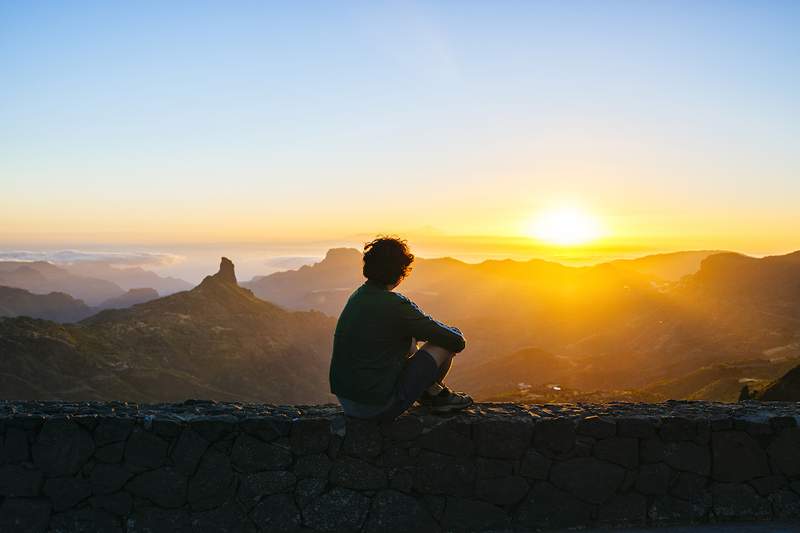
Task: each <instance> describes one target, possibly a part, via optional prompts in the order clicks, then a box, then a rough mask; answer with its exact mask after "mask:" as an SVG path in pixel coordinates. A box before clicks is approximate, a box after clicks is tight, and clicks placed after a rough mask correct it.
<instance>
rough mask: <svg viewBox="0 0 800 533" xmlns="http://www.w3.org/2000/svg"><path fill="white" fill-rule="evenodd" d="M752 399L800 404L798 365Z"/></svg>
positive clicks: (799, 367)
mask: <svg viewBox="0 0 800 533" xmlns="http://www.w3.org/2000/svg"><path fill="white" fill-rule="evenodd" d="M754 397H755V399H757V400H762V401H780V402H800V365H798V366H795V367H794V368H792V369H791V370H789V371H788V372H787V373H786V374H784V375H783V376H781V377H780V378H778V379H776V380H775V381H773V382H771V383H769V384H767V385H766V387H764V389H763V390H762V391H760V392H756V393H755V395H754Z"/></svg>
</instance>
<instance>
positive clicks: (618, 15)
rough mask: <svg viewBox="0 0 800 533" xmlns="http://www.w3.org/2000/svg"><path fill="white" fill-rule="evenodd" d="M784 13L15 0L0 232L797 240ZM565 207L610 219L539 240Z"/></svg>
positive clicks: (158, 241) (5, 238)
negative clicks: (589, 233)
mask: <svg viewBox="0 0 800 533" xmlns="http://www.w3.org/2000/svg"><path fill="white" fill-rule="evenodd" d="M798 27H800V2H793V1H787V2H775V1H772V2H771V1H762V2H743V1H734V0H726V1H697V0H692V1H685V2H683V1H659V2H641V1H629V2H626V1H579V0H575V1H567V2H563V1H554V2H537V1H520V2H515V1H499V2H489V1H485V2H477V1H458V2H449V1H437V2H411V1H407V2H344V1H342V2H313V1H307V2H262V1H259V2H244V1H235V2H221V1H220V2H203V1H191V2H188V1H187V2H181V1H172V2H147V1H141V2H81V1H73V2H58V1H47V2H45V1H15V0H8V1H5V2H1V3H0V248H3V249H37V248H47V247H50V248H81V249H116V248H122V247H128V248H130V247H139V248H141V249H150V248H153V249H156V248H157V249H159V250H164V251H167V252H172V251H175V248H176V247H177V246H179V245H180V246H184V247H185V246H192V245H196V246H203V247H212V248H213V247H214V246H216V245H220V246H222V247H224V246H233V244H234V243H272V245H274V246H288V245H289V244H288V243H319V247H323V245H328V244H336V243H358V242H363V241H364V239H365V238H366V237H368V236H370V235H374V234H377V233H400V234H402V235H405V236H408V237H409V238H411V239H414V241H413V242H417V243H419V245H420V246H421V247H422V249H423V250H424V251H426V252H428V253H429V254H436V253H451V252H453V251H457V250H461V251H463V253H464V254H466V253H471V254H472V255H473V256H480V255H481V254H483V255H485V256H497V255H498V254H499V255H503V254H505V255H514V256H520V255H522V256H524V255H531V256H533V255H542V254H546V252H547V250H550V253H551V254H555V255H558V254H561V255H570V254H571V255H575V256H579V255H581V254H582V253H584V252H585V253H588V254H591V253H601V252H602V254H604V255H609V254H610V255H614V254H615V253H619V254H622V253H623V252H630V251H640V250H641V251H666V250H677V249H700V248H706V249H734V250H739V251H743V252H748V253H754V254H764V253H780V252H787V251H790V250H794V249H798V248H800V231H798V229H800V209H798V200H799V199H800V149H798V140H800V32H798V31H797V28H798ZM560 209H572V210H576V211H578V212H580V213H582V214H583V215H582V216H584V217H588V218H590V219H591V220H592V221H593V223H594V224H595V225H596V226H597V228H599V229H598V232H596V233H598V235H599V236H598V237H596V238H593V239H592V242H590V243H583V244H582V250H577V249H576V248H575V246H574V245H573V247H572V248H570V247H569V246H562V245H561V244H559V243H553V242H549V243H548V242H542V241H541V239H539V238H538V236H537V233H536V232H532V231H531V230H530V228H531V227H535V225H536V223H537V222H536V221H537V220H539V218H541V217H543V216H544V217H547V216H550V215H552V213H553V211H554V210H555V211H558V210H560ZM551 218H552V217H551ZM597 228H596V229H597ZM247 245H248V246H249V245H250V244H247ZM312 247H313V246H312ZM598 250H600V251H601V252H598ZM317 253H318V252H316V251H315V252H314V254H317ZM312 255H313V254H312Z"/></svg>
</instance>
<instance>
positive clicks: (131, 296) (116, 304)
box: [100, 287, 158, 309]
mask: <svg viewBox="0 0 800 533" xmlns="http://www.w3.org/2000/svg"><path fill="white" fill-rule="evenodd" d="M156 298H158V292H156V290H155V289H151V288H149V287H148V288H141V289H129V290H128V292H126V293H125V294H123V295H122V296H117V297H116V298H111V299H108V300H106V301H105V302H103V303H102V304H100V307H101V308H102V309H124V308H126V307H131V306H133V305H137V304H143V303H145V302H149V301H150V300H155V299H156Z"/></svg>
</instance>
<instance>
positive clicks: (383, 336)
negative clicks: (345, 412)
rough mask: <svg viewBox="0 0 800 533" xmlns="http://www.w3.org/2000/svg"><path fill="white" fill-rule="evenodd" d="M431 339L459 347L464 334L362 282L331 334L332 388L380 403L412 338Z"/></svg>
mask: <svg viewBox="0 0 800 533" xmlns="http://www.w3.org/2000/svg"><path fill="white" fill-rule="evenodd" d="M412 337H414V338H416V339H417V340H418V341H430V342H432V343H434V344H436V345H438V346H441V347H443V348H446V349H448V350H450V351H453V352H460V351H462V350H463V349H464V336H463V335H462V334H461V332H460V331H459V330H458V328H453V327H450V326H446V325H444V324H442V323H440V322H437V321H436V320H434V319H432V318H431V317H429V316H428V315H426V314H425V313H423V312H422V311H421V310H420V308H419V307H417V305H416V304H415V303H414V302H412V301H411V300H409V299H408V298H406V297H405V296H403V295H402V294H399V293H396V292H392V291H390V290H388V289H386V287H385V286H382V285H380V284H376V283H373V282H371V281H367V282H366V283H364V284H363V285H361V286H360V287H359V288H358V289H356V291H355V292H354V293H353V294H351V295H350V298H349V299H348V300H347V305H345V306H344V310H342V314H341V315H340V316H339V321H338V322H337V324H336V333H335V334H334V339H333V357H332V358H331V369H330V381H331V392H332V393H333V394H335V395H337V396H339V397H342V398H347V399H348V400H353V401H355V402H359V403H363V404H369V405H385V404H386V403H387V402H388V401H389V399H390V398H391V396H392V393H393V392H394V386H395V383H396V382H397V377H398V376H399V374H400V371H401V370H402V369H403V364H404V362H405V359H406V356H407V354H408V350H409V347H410V346H411V338H412Z"/></svg>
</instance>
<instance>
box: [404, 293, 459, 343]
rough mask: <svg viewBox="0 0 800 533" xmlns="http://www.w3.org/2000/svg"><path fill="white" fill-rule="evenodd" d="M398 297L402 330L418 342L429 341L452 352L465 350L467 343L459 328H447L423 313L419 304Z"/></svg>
mask: <svg viewBox="0 0 800 533" xmlns="http://www.w3.org/2000/svg"><path fill="white" fill-rule="evenodd" d="M395 294H396V296H397V302H396V305H397V316H398V320H399V322H400V327H401V328H402V330H403V331H404V332H405V333H406V334H408V335H409V336H411V337H415V338H416V339H417V340H421V341H429V342H432V343H433V344H436V345H437V346H441V347H442V348H445V349H446V350H450V351H451V352H460V351H462V350H464V346H465V345H466V341H465V340H464V335H463V334H462V333H461V331H460V330H459V329H458V328H455V327H452V326H447V325H445V324H442V323H441V322H439V321H437V320H434V319H433V318H431V317H430V316H428V315H426V314H425V313H423V312H422V310H421V309H420V308H419V307H417V304H415V303H414V302H412V301H411V300H409V299H408V298H406V297H405V296H403V295H402V294H398V293H395Z"/></svg>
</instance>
